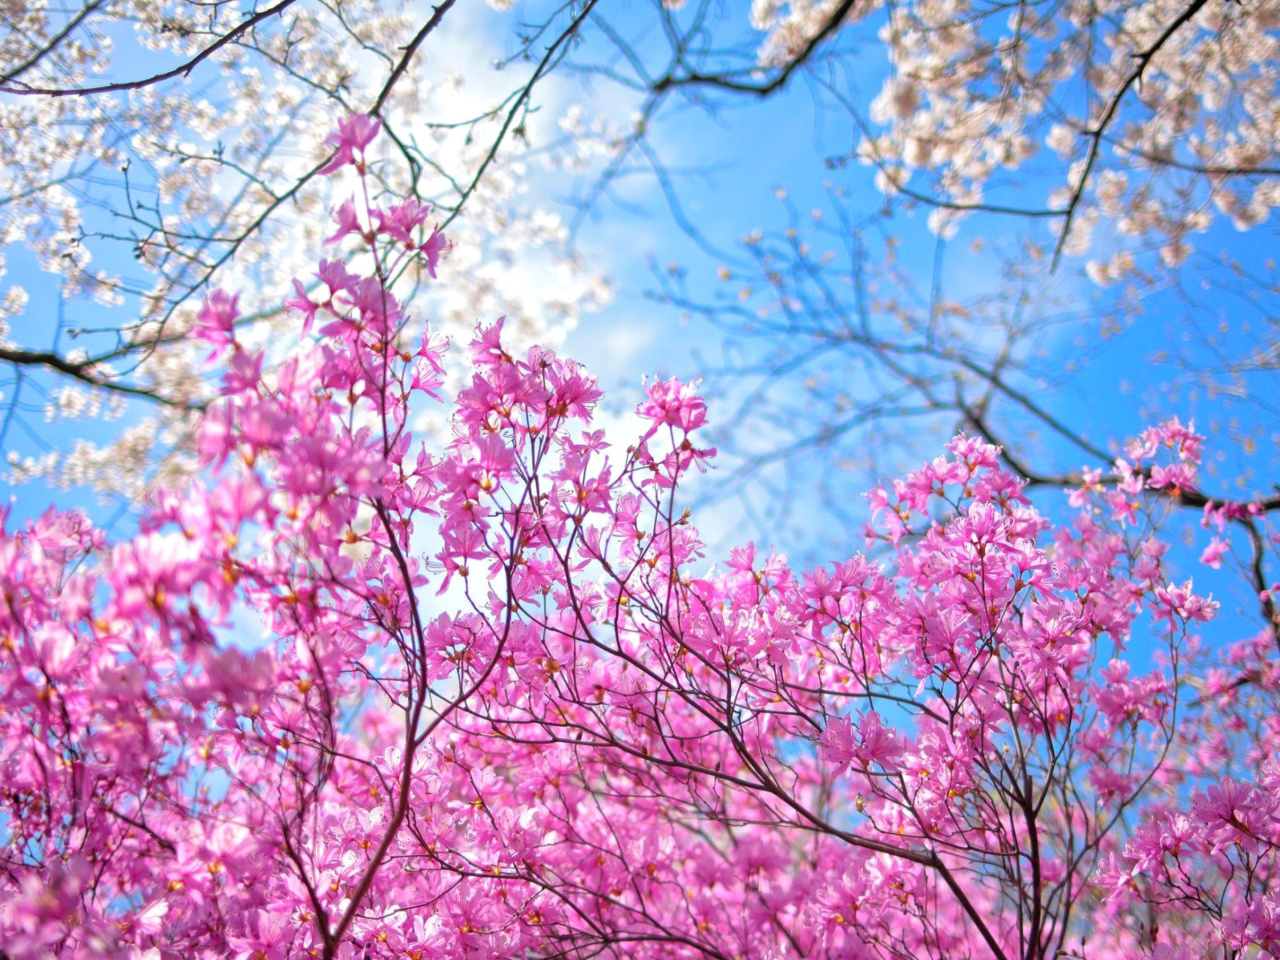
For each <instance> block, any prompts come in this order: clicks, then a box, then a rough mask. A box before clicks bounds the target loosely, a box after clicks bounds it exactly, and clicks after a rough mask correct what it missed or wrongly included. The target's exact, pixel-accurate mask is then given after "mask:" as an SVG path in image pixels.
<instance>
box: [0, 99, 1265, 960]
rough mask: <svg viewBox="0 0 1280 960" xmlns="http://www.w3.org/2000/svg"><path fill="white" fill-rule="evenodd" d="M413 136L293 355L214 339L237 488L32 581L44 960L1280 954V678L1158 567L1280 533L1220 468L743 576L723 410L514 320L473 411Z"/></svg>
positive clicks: (965, 447)
mask: <svg viewBox="0 0 1280 960" xmlns="http://www.w3.org/2000/svg"><path fill="white" fill-rule="evenodd" d="M376 131H377V124H376V122H375V121H373V120H372V119H370V118H358V119H354V120H351V121H348V122H345V123H344V124H343V125H342V126H341V128H340V130H339V132H338V133H337V134H335V135H334V138H333V142H332V147H333V148H334V158H333V160H332V162H331V163H330V164H328V166H329V167H330V168H331V172H340V173H345V172H346V171H348V170H350V169H352V168H354V171H355V173H356V174H357V175H358V178H359V184H360V189H359V191H358V192H357V194H356V195H355V196H354V197H353V198H352V199H351V200H350V201H347V202H345V203H343V204H342V205H340V206H339V208H338V210H337V211H336V215H335V216H336V220H337V223H338V230H337V235H336V236H334V237H332V238H331V243H332V244H333V250H334V251H335V252H334V253H333V254H332V259H326V260H323V261H322V262H321V263H320V265H319V268H318V270H317V272H316V278H317V281H318V282H317V283H315V284H311V283H310V282H308V281H302V282H300V283H299V288H298V289H297V290H296V291H295V294H296V295H295V296H294V297H292V298H290V300H289V303H288V305H287V306H288V310H289V316H290V317H291V322H292V329H291V338H292V339H291V343H290V346H289V349H288V350H287V354H288V355H287V358H286V359H284V360H283V361H282V362H280V363H279V364H278V365H276V366H274V367H270V366H268V362H267V360H268V358H267V351H266V350H265V349H263V348H257V347H254V346H252V345H250V344H249V343H247V342H245V341H244V340H242V339H241V331H242V329H243V326H242V325H241V324H240V322H239V320H240V304H239V302H238V300H237V298H236V296H234V295H232V294H228V293H225V292H221V291H215V292H210V294H209V296H208V297H207V299H206V300H205V302H204V304H203V306H202V308H201V310H200V314H199V317H198V320H197V323H196V325H195V328H194V334H193V335H194V336H195V337H196V338H198V341H199V342H200V343H201V344H202V345H203V346H202V349H203V350H205V351H206V352H207V353H208V354H209V356H210V359H211V361H212V362H216V363H217V364H218V365H219V366H220V368H221V370H222V377H221V386H220V391H219V397H218V398H217V399H216V400H215V401H214V402H213V403H212V404H211V405H210V407H209V409H208V411H207V413H206V414H205V415H204V417H202V418H201V420H200V422H199V426H198V430H197V437H196V446H197V450H198V452H199V456H200V458H201V463H202V465H203V467H204V471H203V472H202V473H200V474H198V475H196V476H190V477H187V478H185V479H184V480H182V481H181V482H180V483H176V484H173V485H170V486H168V487H166V488H164V489H163V490H161V491H159V492H157V493H156V495H155V496H154V500H153V503H152V504H151V506H150V507H149V508H148V509H147V511H146V512H145V514H144V516H143V519H142V522H141V525H140V529H139V530H138V532H137V534H136V535H133V536H130V537H127V538H125V539H123V540H121V541H119V542H114V543H112V542H109V541H108V539H107V538H106V537H105V536H104V535H103V534H102V533H101V532H99V531H97V530H95V529H94V528H93V526H92V525H91V524H90V523H89V522H88V520H87V519H86V518H85V517H84V516H83V515H80V514H77V513H67V512H57V511H50V512H49V513H48V514H46V515H45V516H44V517H42V518H40V519H38V520H36V521H33V522H31V523H29V524H27V525H25V526H24V527H23V528H21V529H12V530H7V531H6V532H5V533H4V534H3V537H2V539H0V551H2V552H3V557H4V562H3V563H2V564H0V578H2V580H3V593H2V596H3V598H4V604H3V606H2V607H0V678H2V681H0V698H2V699H0V723H3V725H4V727H3V736H2V737H0V743H2V744H3V748H2V752H0V769H2V770H3V775H2V776H0V809H3V811H4V812H3V814H0V836H2V837H3V839H4V841H5V842H4V845H3V853H0V885H3V890H4V893H3V896H0V951H2V952H3V955H4V956H5V957H7V958H12V960H18V958H23V960H26V958H44V957H49V956H119V957H130V958H134V957H136V958H159V957H170V956H172V957H226V956H234V957H237V958H246V960H248V958H253V960H276V958H284V957H294V956H314V957H323V958H337V957H341V958H354V957H410V958H414V960H422V958H427V957H459V958H462V957H466V958H478V957H494V958H496V957H592V956H614V957H622V956H628V957H630V956H655V957H673V958H676V957H679V958H684V957H690V958H692V957H715V958H729V957H769V958H775V957H776V958H782V957H862V956H866V957H885V958H890V957H892V958H917V957H918V958H926V957H927V958H941V957H957V956H960V957H970V956H971V957H975V958H977V957H982V958H988V957H991V958H999V960H1004V958H1015V957H1017V958H1027V960H1032V958H1035V960H1039V958H1048V957H1061V956H1072V957H1089V956H1098V957H1133V956H1155V957H1160V958H1172V957H1177V958H1193V957H1195V958H1198V957H1208V956H1213V957H1219V956H1221V957H1230V958H1235V957H1244V956H1264V955H1274V954H1275V953H1276V952H1277V951H1278V950H1280V927H1278V925H1277V908H1278V907H1280V904H1277V901H1276V898H1275V893H1274V891H1275V889H1276V887H1277V884H1276V878H1275V875H1274V874H1275V870H1276V866H1277V860H1276V844H1277V842H1278V841H1280V778H1278V777H1277V776H1276V770H1275V764H1274V760H1273V759H1271V758H1274V756H1275V753H1276V746H1277V737H1278V736H1280V727H1278V726H1277V724H1276V717H1277V715H1280V714H1277V712H1276V711H1275V709H1274V707H1275V698H1276V690H1277V687H1278V686H1280V672H1278V671H1277V670H1276V666H1275V665H1276V659H1275V649H1274V648H1275V638H1274V637H1273V636H1272V635H1271V634H1270V633H1269V632H1265V633H1263V634H1261V635H1257V636H1251V635H1247V636H1243V637H1240V638H1233V639H1235V640H1238V641H1239V642H1235V643H1227V644H1223V645H1219V646H1215V645H1212V644H1208V643H1206V642H1205V637H1204V631H1205V630H1206V629H1208V626H1210V625H1214V621H1213V617H1214V616H1215V614H1216V612H1217V604H1216V603H1215V602H1214V601H1213V600H1212V599H1211V598H1209V597H1207V596H1205V595H1203V594H1201V593H1200V592H1198V591H1197V589H1196V588H1195V587H1194V586H1193V585H1192V584H1191V583H1190V582H1178V581H1177V580H1176V579H1174V578H1173V577H1172V576H1171V575H1170V573H1169V571H1168V570H1166V565H1165V561H1164V557H1165V553H1166V550H1167V545H1166V544H1165V543H1163V542H1162V541H1161V539H1160V537H1159V527H1160V525H1161V512H1162V511H1165V510H1167V509H1168V508H1169V506H1170V503H1171V499H1172V498H1173V497H1175V496H1176V497H1181V498H1183V499H1189V498H1194V497H1197V496H1200V497H1201V499H1203V500H1204V515H1205V519H1206V525H1207V526H1209V527H1215V526H1222V525H1225V524H1227V523H1230V522H1234V521H1235V520H1236V519H1237V518H1238V517H1249V518H1253V520H1254V521H1255V522H1256V523H1257V524H1259V525H1261V524H1263V523H1265V521H1266V517H1267V509H1266V506H1267V505H1266V504H1262V503H1257V502H1240V503H1234V502H1227V501H1222V500H1217V499H1212V498H1209V497H1204V496H1203V495H1202V494H1200V493H1199V490H1198V486H1197V484H1198V473H1197V470H1198V464H1199V462H1200V459H1201V456H1202V446H1203V439H1202V438H1201V437H1199V436H1198V435H1196V434H1195V433H1194V432H1192V431H1191V430H1190V429H1188V428H1186V427H1184V426H1183V425H1182V424H1180V423H1178V422H1176V421H1170V422H1167V423H1164V424H1161V425H1159V426H1157V427H1153V428H1151V429H1150V430H1148V431H1147V432H1146V433H1144V434H1143V435H1142V436H1141V437H1139V438H1138V439H1137V440H1136V441H1134V442H1133V443H1132V444H1131V445H1130V446H1129V447H1128V448H1127V449H1126V451H1125V456H1124V458H1123V459H1122V460H1120V461H1118V462H1117V463H1116V464H1115V472H1116V475H1115V477H1106V478H1104V477H1102V476H1101V475H1098V476H1093V475H1090V476H1089V477H1087V478H1086V483H1085V484H1084V485H1083V486H1082V487H1081V488H1079V489H1077V490H1076V491H1075V492H1074V493H1073V495H1072V498H1071V504H1070V507H1071V509H1072V510H1073V511H1074V515H1073V516H1072V518H1071V519H1070V520H1068V521H1067V522H1062V523H1054V522H1052V521H1051V520H1049V519H1048V518H1047V517H1046V516H1045V515H1044V514H1042V513H1041V512H1040V511H1039V510H1037V509H1036V508H1035V507H1034V506H1033V505H1032V503H1031V502H1030V500H1029V499H1028V497H1027V495H1026V483H1025V481H1024V480H1023V479H1021V478H1019V477H1017V476H1016V475H1014V474H1013V473H1011V472H1009V471H1008V470H1007V469H1005V468H1004V467H1003V466H1002V465H1001V461H1000V452H999V450H998V449H997V448H995V447H993V446H992V445H990V444H988V443H986V442H985V441H983V440H982V439H980V438H976V437H970V436H963V435H962V436H958V437H956V438H955V439H954V440H953V441H952V442H951V443H949V444H948V445H947V449H946V452H945V454H944V455H943V456H939V457H938V458H936V459H934V460H933V461H931V462H930V463H927V464H925V465H924V466H923V467H921V468H919V469H918V470H915V471H913V472H911V473H910V474H909V475H907V476H906V477H905V478H903V479H899V480H895V481H892V482H889V483H886V484H885V485H883V486H880V487H877V488H875V489H873V490H872V491H871V492H870V494H869V505H870V507H871V509H872V511H873V519H872V521H871V522H870V524H869V525H868V527H867V530H866V534H867V538H868V541H869V546H871V547H875V548H878V549H879V550H880V552H881V556H882V558H883V559H881V560H879V561H877V560H875V559H869V558H868V557H867V556H861V555H860V556H854V557H852V558H851V559H846V560H841V561H838V562H836V563H834V564H831V565H827V566H823V567H818V568H815V569H813V570H810V571H808V572H804V573H800V572H797V571H793V570H792V569H791V567H790V566H789V565H788V563H787V561H786V560H785V558H783V557H780V556H777V555H769V556H765V555H764V554H763V553H762V552H759V551H757V550H756V549H754V548H752V547H743V548H741V549H738V550H735V551H733V552H732V553H731V554H730V555H729V558H728V560H727V561H725V562H724V563H723V565H722V566H721V567H719V568H715V567H712V566H711V565H710V564H709V563H708V562H707V560H706V559H705V558H704V556H703V553H704V548H703V546H702V544H701V543H700V541H699V537H698V533H697V530H696V528H695V526H694V524H693V518H692V515H691V513H690V511H689V510H688V509H686V508H682V507H681V505H680V495H681V488H682V486H683V485H685V484H686V483H687V481H688V480H689V478H690V477H691V475H693V474H696V473H697V472H698V471H700V470H703V469H705V468H706V467H707V465H708V464H709V463H710V462H711V460H712V458H713V457H714V454H715V451H714V450H712V449H710V448H709V447H708V446H706V443H705V441H704V440H703V436H704V434H705V430H706V419H707V409H706V404H705V403H704V401H703V400H702V399H701V398H699V396H698V395H697V393H696V391H695V390H694V389H693V388H692V387H691V386H690V385H688V384H683V383H680V382H678V381H676V380H657V381H654V382H652V383H650V384H649V385H648V388H647V390H646V395H645V398H644V400H643V401H642V402H641V403H640V404H639V406H638V408H637V414H638V416H639V418H640V421H641V423H642V424H643V427H642V431H643V432H642V433H641V434H640V435H639V436H638V437H636V438H635V440H634V442H632V443H631V444H629V445H628V446H626V447H625V448H619V447H618V446H616V445H611V443H610V440H609V439H608V438H606V436H605V434H604V433H603V431H601V430H599V429H595V428H594V426H595V425H594V424H593V423H592V416H593V408H594V407H595V405H596V403H597V401H598V400H599V399H600V391H599V389H598V387H597V386H596V383H595V381H594V380H593V379H592V378H591V377H590V376H589V375H588V374H587V373H586V372H585V371H584V370H583V369H582V368H581V367H579V366H578V365H576V364H574V363H573V362H571V361H567V360H563V359H561V358H559V357H557V356H556V355H555V354H554V353H552V352H550V351H548V350H547V349H545V348H542V347H532V348H529V349H527V350H525V351H517V350H515V349H514V348H513V347H512V346H510V345H509V343H508V341H507V340H506V339H505V331H504V326H503V324H502V322H501V321H498V322H495V323H492V324H489V325H482V326H480V327H479V328H478V329H477V331H476V336H475V339H474V340H473V342H472V344H471V347H470V352H469V360H468V361H467V363H468V370H469V376H468V378H467V380H466V382H465V383H464V385H463V387H462V388H461V389H460V390H459V391H458V393H457V396H456V399H455V400H453V401H450V402H448V406H447V407H444V406H443V402H442V401H441V400H439V398H438V396H437V395H438V393H439V392H440V390H441V386H442V379H443V376H444V372H445V361H444V349H445V348H444V344H443V342H442V340H441V338H440V337H439V336H438V334H436V333H435V332H433V331H431V330H428V332H427V333H426V335H425V336H424V335H422V334H421V333H420V332H419V331H420V329H421V326H420V324H415V323H414V322H413V320H412V312H413V308H412V306H411V304H412V302H413V301H411V300H410V299H408V298H407V297H405V296H403V295H402V293H403V292H404V291H405V290H410V291H411V290H412V289H413V288H414V286H415V283H414V281H413V280H411V279H408V278H410V277H412V276H414V274H413V273H411V272H410V271H409V270H408V267H409V265H410V262H415V263H416V265H417V270H418V275H425V276H426V277H428V278H429V277H430V276H431V274H432V273H433V272H434V269H435V264H434V260H435V258H436V257H437V255H438V253H439V251H440V249H441V245H442V243H443V238H442V237H441V235H440V233H439V231H438V230H437V229H436V228H435V226H434V221H433V219H432V216H431V212H430V211H429V210H428V209H427V208H426V207H424V206H423V205H422V204H421V203H420V202H419V201H418V200H416V199H414V198H405V199H400V200H395V201H391V200H388V199H387V198H386V197H383V196H379V195H378V193H377V191H376V189H375V188H374V187H373V186H372V184H373V182H374V181H373V175H372V173H371V172H370V171H369V170H368V168H367V165H366V164H365V163H364V161H363V159H362V157H363V150H364V149H365V148H366V147H367V146H368V145H369V143H370V140H369V138H370V137H371V136H373V135H374V134H375V133H376ZM421 404H435V406H434V407H431V409H433V410H435V411H437V412H436V417H437V418H443V417H444V413H443V412H442V410H444V409H448V410H449V414H448V425H449V428H450V433H451V439H449V440H448V441H447V442H446V443H444V444H437V443H436V442H435V441H434V440H433V439H432V436H433V435H431V434H428V435H427V436H426V438H425V439H424V438H423V437H419V436H415V434H414V432H413V430H412V429H411V424H412V423H413V417H412V414H413V410H414V407H415V406H419V405H421ZM1258 529H1262V527H1261V526H1259V527H1258ZM1206 547H1207V549H1206V562H1208V563H1214V562H1221V560H1222V546H1221V542H1220V541H1219V540H1217V539H1210V540H1209V542H1208V543H1207V544H1206ZM259 628H260V630H261V632H262V636H263V638H264V639H263V640H262V641H255V640H254V639H253V635H254V634H255V633H256V632H257V630H258V629H259ZM1233 629H1234V626H1233V625H1232V624H1230V623H1228V624H1227V630H1228V631H1231V630H1233Z"/></svg>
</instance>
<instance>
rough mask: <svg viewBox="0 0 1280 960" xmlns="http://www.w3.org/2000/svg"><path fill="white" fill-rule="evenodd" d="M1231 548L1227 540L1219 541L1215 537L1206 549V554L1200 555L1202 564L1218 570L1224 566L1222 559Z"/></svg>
mask: <svg viewBox="0 0 1280 960" xmlns="http://www.w3.org/2000/svg"><path fill="white" fill-rule="evenodd" d="M1229 547H1230V545H1229V544H1228V543H1227V542H1226V541H1225V540H1219V539H1218V538H1217V537H1214V538H1213V539H1212V540H1211V541H1209V545H1208V546H1207V547H1205V548H1204V553H1202V554H1200V562H1201V563H1203V564H1204V565H1205V566H1208V567H1213V569H1215V570H1217V569H1218V568H1219V567H1221V566H1222V558H1223V556H1224V555H1225V554H1226V552H1227V550H1228V549H1229Z"/></svg>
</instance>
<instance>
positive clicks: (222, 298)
mask: <svg viewBox="0 0 1280 960" xmlns="http://www.w3.org/2000/svg"><path fill="white" fill-rule="evenodd" d="M239 300H240V295H239V294H238V293H237V294H230V293H227V292H226V291H225V290H214V291H213V292H212V293H211V294H209V295H208V296H207V297H205V300H204V306H203V307H201V309H200V313H199V314H198V315H197V317H196V325H195V329H194V331H193V332H194V333H195V335H196V336H197V337H199V338H200V339H201V340H203V341H204V342H205V343H207V344H210V345H211V346H212V347H213V350H212V351H211V352H210V354H209V357H210V359H213V360H216V359H217V358H218V357H220V356H222V354H223V352H224V351H225V349H226V348H227V347H231V348H233V349H234V348H235V346H236V336H235V323H236V319H237V318H238V317H239V316H240V309H239V306H238V302H239Z"/></svg>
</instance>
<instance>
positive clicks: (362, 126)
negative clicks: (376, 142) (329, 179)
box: [320, 113, 382, 174]
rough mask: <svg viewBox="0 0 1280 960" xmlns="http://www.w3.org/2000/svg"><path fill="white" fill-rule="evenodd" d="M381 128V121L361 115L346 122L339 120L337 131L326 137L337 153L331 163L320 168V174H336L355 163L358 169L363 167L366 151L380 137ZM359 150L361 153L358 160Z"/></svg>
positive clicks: (356, 115) (349, 118) (328, 143)
mask: <svg viewBox="0 0 1280 960" xmlns="http://www.w3.org/2000/svg"><path fill="white" fill-rule="evenodd" d="M381 128H382V121H381V120H379V119H377V118H376V117H369V116H365V115H364V114H359V113H358V114H355V115H354V116H351V117H348V118H347V119H346V120H339V121H338V129H337V131H336V132H334V133H331V134H329V136H327V137H325V141H324V142H325V144H326V145H327V146H330V147H332V148H333V149H334V151H335V152H334V155H333V156H332V157H331V158H330V160H329V162H328V163H326V164H325V165H324V166H323V167H321V168H320V172H321V173H322V174H330V173H335V172H337V171H338V170H341V169H342V168H343V167H345V166H346V165H347V164H349V163H354V164H355V165H356V166H357V168H360V167H363V166H364V162H365V149H366V148H367V147H368V146H369V144H370V143H372V142H373V138H374V137H376V136H377V135H378V131H379V130H380V129H381ZM357 150H358V151H359V152H360V157H359V158H358V159H357V157H356V151H357Z"/></svg>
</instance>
